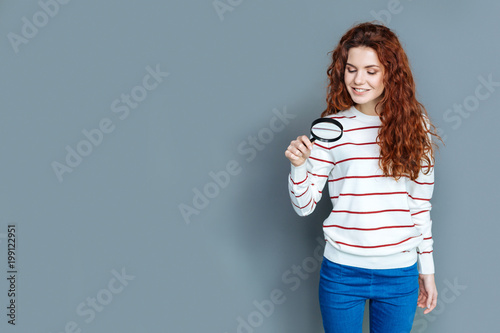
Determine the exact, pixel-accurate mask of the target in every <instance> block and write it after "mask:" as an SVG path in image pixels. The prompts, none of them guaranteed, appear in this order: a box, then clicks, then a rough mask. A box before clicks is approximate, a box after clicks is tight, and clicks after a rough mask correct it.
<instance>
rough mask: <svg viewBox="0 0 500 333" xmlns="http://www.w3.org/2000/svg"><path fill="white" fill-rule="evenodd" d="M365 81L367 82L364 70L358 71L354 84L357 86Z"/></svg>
mask: <svg viewBox="0 0 500 333" xmlns="http://www.w3.org/2000/svg"><path fill="white" fill-rule="evenodd" d="M363 83H365V76H364V74H363V73H362V71H357V72H356V75H355V76H354V84H356V85H357V86H360V85H362V84H363Z"/></svg>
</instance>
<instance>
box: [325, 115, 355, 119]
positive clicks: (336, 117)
mask: <svg viewBox="0 0 500 333" xmlns="http://www.w3.org/2000/svg"><path fill="white" fill-rule="evenodd" d="M326 117H327V118H330V119H344V118H346V119H354V118H356V116H351V117H346V116H326Z"/></svg>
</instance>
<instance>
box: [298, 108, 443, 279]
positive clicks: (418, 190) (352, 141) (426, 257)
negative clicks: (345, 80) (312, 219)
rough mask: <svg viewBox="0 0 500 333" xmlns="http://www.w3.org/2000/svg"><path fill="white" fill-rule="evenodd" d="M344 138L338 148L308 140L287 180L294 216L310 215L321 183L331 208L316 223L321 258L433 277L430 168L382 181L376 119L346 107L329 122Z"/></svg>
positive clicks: (316, 201)
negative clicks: (336, 124) (413, 269)
mask: <svg viewBox="0 0 500 333" xmlns="http://www.w3.org/2000/svg"><path fill="white" fill-rule="evenodd" d="M328 117H330V118H334V119H338V120H339V121H340V122H341V123H342V125H343V127H344V134H343V136H342V138H341V139H340V140H339V141H336V142H333V143H323V142H319V141H315V142H314V145H313V148H312V150H311V155H310V156H309V158H308V159H307V160H306V162H305V163H304V164H302V165H301V166H299V167H295V166H294V165H293V164H292V165H291V172H290V175H289V177H288V178H289V180H288V187H289V192H290V198H291V201H292V205H293V208H294V210H295V211H296V212H297V214H299V215H300V216H306V215H309V214H311V213H312V212H313V211H314V209H315V208H316V204H317V203H318V201H319V200H320V199H321V197H322V191H323V189H324V187H325V184H326V183H328V192H329V195H330V199H331V202H332V205H333V209H332V211H331V213H330V214H329V216H328V217H327V218H326V220H325V221H324V222H323V231H324V236H325V240H326V245H325V251H324V256H325V257H326V258H327V259H329V260H331V261H333V262H337V263H340V264H344V265H349V266H356V267H363V268H371V269H386V268H400V267H407V266H411V265H413V264H414V263H415V262H416V261H418V270H419V273H420V274H433V273H434V260H433V254H432V251H433V249H432V246H433V239H432V233H431V226H432V221H431V218H430V210H431V204H430V199H431V196H432V191H433V188H434V170H433V169H434V167H433V166H431V171H430V172H429V173H428V174H427V175H425V174H423V173H422V171H421V172H420V175H419V177H418V179H417V180H415V181H412V180H410V179H409V178H406V177H403V178H401V179H399V180H398V181H396V180H394V179H393V178H390V177H384V176H383V175H382V170H381V169H380V168H379V166H378V162H379V156H380V147H379V145H378V144H377V143H376V137H377V135H378V130H379V128H380V125H381V121H380V118H379V117H378V116H369V115H366V114H364V113H362V112H360V111H358V110H357V109H356V108H355V107H354V106H352V107H351V108H349V109H347V110H344V111H341V112H339V113H337V114H335V115H330V116H328Z"/></svg>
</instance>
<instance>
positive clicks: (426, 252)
mask: <svg viewBox="0 0 500 333" xmlns="http://www.w3.org/2000/svg"><path fill="white" fill-rule="evenodd" d="M432 252H434V250H433V251H425V252H418V251H417V253H418V254H428V253H432Z"/></svg>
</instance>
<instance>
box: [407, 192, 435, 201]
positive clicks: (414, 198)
mask: <svg viewBox="0 0 500 333" xmlns="http://www.w3.org/2000/svg"><path fill="white" fill-rule="evenodd" d="M408 196H409V197H410V198H412V199H413V200H423V201H431V199H425V198H416V197H412V196H411V195H410V193H408Z"/></svg>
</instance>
